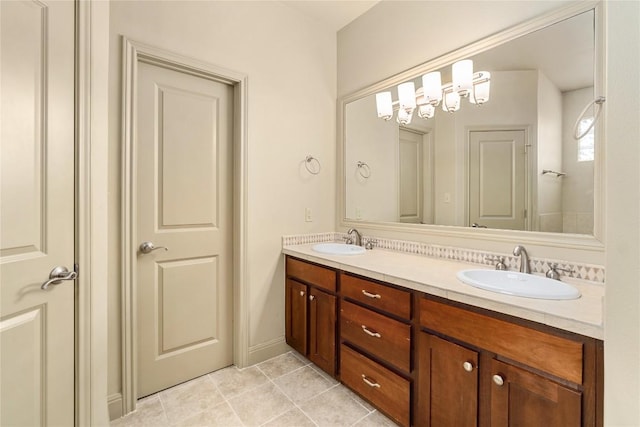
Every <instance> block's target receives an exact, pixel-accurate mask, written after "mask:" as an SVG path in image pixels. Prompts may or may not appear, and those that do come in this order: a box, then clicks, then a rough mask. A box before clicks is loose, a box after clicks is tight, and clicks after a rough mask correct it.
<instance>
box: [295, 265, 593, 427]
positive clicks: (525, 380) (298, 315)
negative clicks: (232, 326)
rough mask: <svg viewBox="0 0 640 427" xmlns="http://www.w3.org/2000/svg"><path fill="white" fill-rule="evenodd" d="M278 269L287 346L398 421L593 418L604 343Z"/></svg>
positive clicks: (325, 272) (547, 423)
mask: <svg viewBox="0 0 640 427" xmlns="http://www.w3.org/2000/svg"><path fill="white" fill-rule="evenodd" d="M286 270H287V271H286V285H285V287H286V316H285V317H286V340H287V343H288V344H289V345H290V346H292V347H293V348H295V349H296V350H297V351H298V352H300V353H302V354H304V355H306V356H307V357H308V358H309V359H310V360H311V361H312V362H313V363H315V364H316V365H317V366H319V367H321V368H322V369H324V370H325V371H326V372H328V373H329V374H331V375H333V376H336V378H338V379H339V380H340V381H341V382H342V383H343V384H344V385H346V386H347V387H349V388H350V389H352V390H353V391H354V392H356V393H357V394H358V395H360V396H361V397H363V398H364V399H365V400H367V401H369V402H370V403H371V404H372V405H374V406H375V407H376V408H378V409H379V410H380V411H381V412H383V413H384V414H386V415H387V416H388V417H390V418H391V419H392V420H394V421H395V422H396V423H397V424H399V425H401V426H417V427H429V426H433V427H441V426H445V427H446V426H455V427H475V426H479V427H507V426H519V427H520V426H522V427H529V426H530V427H534V426H536V427H537V426H544V427H554V426H558V427H573V426H575V427H578V426H580V427H587V426H588V427H600V426H602V424H603V418H602V406H603V389H602V388H603V374H602V368H603V363H602V362H603V343H602V341H599V340H596V339H592V338H589V337H585V336H581V335H577V334H573V333H570V332H565V331H562V330H559V329H556V328H552V327H548V326H545V325H541V324H539V323H535V322H531V321H527V320H522V319H518V318H516V317H513V316H508V315H504V314H500V313H496V312H493V311H489V310H485V309H482V308H478V307H472V306H469V305H465V304H462V303H457V302H453V301H449V300H447V299H443V298H439V297H435V296H431V295H427V294H424V293H421V292H418V291H414V290H409V289H404V288H402V287H399V286H394V285H388V284H385V283H383V282H380V281H376V280H370V279H367V278H364V277H360V276H356V275H354V274H350V273H346V272H342V271H337V270H334V269H331V268H326V267H322V266H320V265H317V264H313V263H309V262H306V261H302V260H299V259H296V258H292V257H287V259H286ZM338 338H339V339H338ZM338 366H339V368H340V369H339V370H338V369H337V368H338Z"/></svg>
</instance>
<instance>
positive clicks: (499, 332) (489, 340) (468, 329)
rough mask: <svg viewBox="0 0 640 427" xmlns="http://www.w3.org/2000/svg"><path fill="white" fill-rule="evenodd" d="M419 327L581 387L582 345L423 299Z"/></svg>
mask: <svg viewBox="0 0 640 427" xmlns="http://www.w3.org/2000/svg"><path fill="white" fill-rule="evenodd" d="M420 325H422V326H423V327H425V328H429V329H431V330H434V331H438V332H439V333H442V334H445V335H448V336H450V337H452V338H456V339H458V340H461V341H464V342H466V343H469V344H471V345H473V346H477V347H481V348H484V349H486V350H488V351H491V352H493V353H496V354H498V355H500V356H504V357H507V358H509V359H512V360H517V361H518V362H519V363H523V364H525V365H528V366H530V367H532V368H535V369H539V370H541V371H544V372H547V373H549V374H551V375H555V376H557V377H560V378H564V379H566V380H569V381H572V382H574V383H576V384H582V361H583V356H582V355H583V343H582V342H579V341H573V340H569V339H566V338H563V337H560V336H557V335H552V334H548V333H545V332H541V331H538V330H535V329H531V328H528V327H526V326H523V325H518V324H514V323H511V322H507V321H505V320H500V319H496V318H493V317H490V316H486V315H483V314H479V313H475V312H472V311H468V310H464V309H462V308H458V307H453V306H450V305H447V304H442V303H439V302H436V301H432V300H429V299H426V298H423V299H421V300H420Z"/></svg>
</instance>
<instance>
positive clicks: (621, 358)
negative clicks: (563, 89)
mask: <svg viewBox="0 0 640 427" xmlns="http://www.w3.org/2000/svg"><path fill="white" fill-rule="evenodd" d="M607 5H608V8H607V45H606V49H607V70H606V72H607V87H606V92H605V93H604V95H606V97H607V102H606V104H605V107H604V113H603V114H604V122H605V123H606V130H607V132H606V133H607V134H606V141H605V144H606V146H605V159H606V171H605V173H606V188H605V198H606V231H607V261H606V265H605V266H606V269H607V270H606V271H607V293H606V297H605V301H604V302H605V307H604V312H605V339H604V342H605V344H604V361H605V366H604V369H605V374H604V375H605V376H604V384H605V390H604V393H605V425H606V426H639V425H640V404H639V402H640V120H638V118H639V117H640V100H639V99H638V94H639V93H640V79H638V76H640V2H637V1H633V2H623V1H610V2H608V3H607ZM597 95H601V94H600V93H598V94H597Z"/></svg>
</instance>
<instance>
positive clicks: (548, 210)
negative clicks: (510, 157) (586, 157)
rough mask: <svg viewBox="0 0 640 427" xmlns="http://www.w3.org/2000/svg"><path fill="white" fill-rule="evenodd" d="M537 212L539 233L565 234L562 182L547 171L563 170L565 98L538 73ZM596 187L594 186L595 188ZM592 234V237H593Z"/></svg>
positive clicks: (535, 213)
mask: <svg viewBox="0 0 640 427" xmlns="http://www.w3.org/2000/svg"><path fill="white" fill-rule="evenodd" d="M537 86H538V100H537V108H538V113H537V116H538V139H537V150H536V151H537V157H538V158H537V163H536V170H535V176H536V178H537V184H538V188H537V193H538V194H537V204H536V206H537V212H534V215H537V217H538V224H537V230H538V231H554V232H562V180H563V178H559V177H557V176H556V175H553V174H546V175H543V174H542V171H543V170H544V169H548V170H553V171H556V172H558V171H561V170H562V95H561V93H560V91H559V90H558V88H557V87H556V86H555V85H554V84H553V83H552V82H551V81H550V80H549V79H548V78H547V77H546V76H545V75H544V74H543V73H541V72H540V73H538V85H537ZM592 187H593V184H592ZM590 234H591V233H590Z"/></svg>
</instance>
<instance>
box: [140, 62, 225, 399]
mask: <svg viewBox="0 0 640 427" xmlns="http://www.w3.org/2000/svg"><path fill="white" fill-rule="evenodd" d="M137 85H138V92H137V97H138V98H137V106H136V124H135V126H136V129H137V134H136V135H137V139H136V142H135V144H136V147H135V150H136V158H137V160H136V166H137V167H136V171H135V176H136V177H135V180H136V193H137V196H136V207H137V220H136V225H135V227H136V229H135V235H136V236H137V245H138V255H137V265H136V269H137V305H136V307H137V325H138V326H137V348H138V397H142V396H146V395H149V394H151V393H154V392H156V391H159V390H162V389H165V388H167V387H171V386H173V385H175V384H178V383H180V382H184V381H187V380H189V379H191V378H194V377H196V376H199V375H203V374H205V373H207V372H211V371H214V370H216V369H220V368H222V367H225V366H228V365H230V364H232V363H233V341H232V339H233V336H232V305H233V304H232V303H233V301H232V291H233V290H232V250H231V239H232V221H233V219H232V216H231V215H232V191H231V188H232V187H231V185H232V179H231V173H232V119H233V88H232V87H231V86H229V85H227V84H223V83H220V82H215V81H212V80H208V79H205V78H201V77H196V76H193V75H189V74H186V73H183V72H180V71H177V70H172V69H167V68H162V67H160V66H157V65H151V64H146V63H143V62H140V63H139V67H138V80H137ZM145 242H151V243H147V247H148V249H151V247H150V246H149V245H150V244H151V245H155V246H154V247H156V248H157V249H154V250H151V251H150V252H148V253H145V252H146V250H143V249H141V245H142V244H144V243H145ZM159 247H164V248H166V249H163V248H159Z"/></svg>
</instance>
